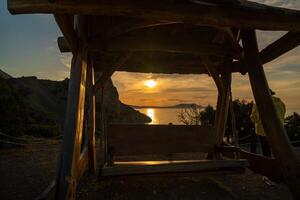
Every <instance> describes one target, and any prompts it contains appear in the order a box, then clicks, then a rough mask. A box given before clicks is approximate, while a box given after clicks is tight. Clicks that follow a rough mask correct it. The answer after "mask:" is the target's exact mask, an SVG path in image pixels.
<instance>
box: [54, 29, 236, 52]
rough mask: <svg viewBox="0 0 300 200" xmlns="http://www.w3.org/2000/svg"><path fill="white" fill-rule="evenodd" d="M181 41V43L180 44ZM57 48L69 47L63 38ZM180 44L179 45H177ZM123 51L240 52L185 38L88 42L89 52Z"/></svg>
mask: <svg viewBox="0 0 300 200" xmlns="http://www.w3.org/2000/svg"><path fill="white" fill-rule="evenodd" d="M180 41H182V42H180ZM57 42H58V46H59V49H60V51H61V52H69V51H70V46H69V45H68V42H67V41H66V40H65V39H64V38H63V37H59V38H58V39H57ZM179 42H180V43H179ZM104 47H105V50H106V51H123V52H139V51H140V52H147V51H148V52H170V53H184V54H193V55H215V56H221V57H224V56H229V57H232V58H240V57H241V52H240V51H239V50H238V49H237V48H235V49H233V48H232V47H226V48H225V47H223V46H222V45H220V44H210V43H206V44H205V43H200V42H197V38H195V40H194V38H189V39H188V38H186V39H185V40H182V39H180V38H178V39H177V40H176V38H174V39H170V38H168V37H160V38H155V40H154V39H153V40H151V39H149V40H147V39H145V37H144V35H140V36H134V37H126V36H125V37H118V38H115V39H113V40H110V41H109V42H108V43H107V44H105V46H104V45H103V42H102V41H101V40H97V39H94V40H91V41H89V42H88V48H89V50H90V51H103V48H104Z"/></svg>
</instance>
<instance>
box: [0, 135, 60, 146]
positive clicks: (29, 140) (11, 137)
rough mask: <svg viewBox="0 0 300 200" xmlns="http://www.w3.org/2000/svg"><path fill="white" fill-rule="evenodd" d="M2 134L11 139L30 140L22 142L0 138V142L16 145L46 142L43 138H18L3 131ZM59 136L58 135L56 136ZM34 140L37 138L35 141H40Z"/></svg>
mask: <svg viewBox="0 0 300 200" xmlns="http://www.w3.org/2000/svg"><path fill="white" fill-rule="evenodd" d="M0 135H2V136H5V137H7V138H9V139H14V140H19V141H24V142H28V143H21V142H11V141H6V140H1V139H0V142H2V143H9V144H15V145H23V146H26V145H35V144H45V142H43V141H42V140H41V139H34V138H33V139H25V138H17V137H13V136H10V135H6V134H4V133H2V132H0ZM56 138H57V137H56ZM32 140H35V141H39V142H33V141H32Z"/></svg>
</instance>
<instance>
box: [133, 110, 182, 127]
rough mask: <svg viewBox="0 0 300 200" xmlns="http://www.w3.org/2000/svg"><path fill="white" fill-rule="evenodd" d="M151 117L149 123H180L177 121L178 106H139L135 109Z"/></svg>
mask: <svg viewBox="0 0 300 200" xmlns="http://www.w3.org/2000/svg"><path fill="white" fill-rule="evenodd" d="M137 110H138V111H140V112H141V113H144V114H145V115H147V116H148V117H150V118H151V119H152V122H151V123H150V124H169V123H172V124H182V123H181V122H179V121H178V117H177V116H178V113H179V111H180V110H181V109H178V108H140V109H137Z"/></svg>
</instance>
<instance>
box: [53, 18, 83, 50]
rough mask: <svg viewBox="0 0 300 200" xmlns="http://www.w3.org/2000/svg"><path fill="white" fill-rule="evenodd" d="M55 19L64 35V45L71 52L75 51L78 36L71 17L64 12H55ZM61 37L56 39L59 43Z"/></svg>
mask: <svg viewBox="0 0 300 200" xmlns="http://www.w3.org/2000/svg"><path fill="white" fill-rule="evenodd" d="M54 17H55V21H56V23H57V24H58V26H59V28H60V30H61V32H62V33H63V34H64V35H65V37H66V40H65V41H64V42H65V43H66V44H65V46H68V47H69V51H71V52H72V53H73V54H75V53H76V51H77V47H78V38H77V34H76V32H75V30H74V24H73V19H71V17H70V16H68V15H65V14H55V15H54ZM61 40H62V39H58V41H57V42H58V43H60V41H61Z"/></svg>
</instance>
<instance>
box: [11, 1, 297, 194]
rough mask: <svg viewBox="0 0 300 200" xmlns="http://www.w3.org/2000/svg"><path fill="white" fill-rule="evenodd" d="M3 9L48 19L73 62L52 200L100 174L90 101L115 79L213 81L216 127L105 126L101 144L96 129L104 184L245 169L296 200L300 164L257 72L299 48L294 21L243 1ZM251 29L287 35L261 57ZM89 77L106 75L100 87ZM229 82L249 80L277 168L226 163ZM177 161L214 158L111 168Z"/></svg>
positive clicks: (252, 159) (19, 4)
mask: <svg viewBox="0 0 300 200" xmlns="http://www.w3.org/2000/svg"><path fill="white" fill-rule="evenodd" d="M8 9H9V10H10V12H11V13H12V14H25V13H51V14H54V17H55V20H56V22H57V24H58V26H59V28H60V30H61V31H62V33H63V35H64V37H60V38H58V45H59V48H60V50H61V52H72V53H73V59H72V67H71V74H70V82H69V91H68V102H67V112H66V120H65V127H64V128H65V129H64V135H63V144H62V150H61V156H60V164H59V168H58V175H57V179H56V184H53V185H56V187H55V189H56V190H55V191H56V196H55V197H56V198H57V199H74V198H75V192H76V185H77V183H78V180H79V179H80V177H81V176H82V174H83V173H84V172H85V171H87V170H89V171H90V172H92V173H96V155H95V152H96V151H95V93H96V92H102V96H103V95H104V94H103V91H104V90H103V88H104V86H105V83H106V82H107V80H109V78H110V77H111V75H112V74H113V73H114V72H115V71H127V72H142V73H150V72H151V73H166V74H173V73H178V74H209V75H210V76H211V77H212V78H213V79H214V81H215V83H216V87H217V89H218V100H217V106H216V110H217V112H216V113H217V115H216V119H215V124H214V126H213V127H201V126H192V127H188V126H185V127H184V126H175V125H172V126H169V125H165V126H145V125H110V126H108V127H107V135H105V134H104V131H103V130H104V126H105V125H104V123H103V120H102V122H101V123H102V125H101V126H102V132H101V143H103V144H102V153H103V154H104V155H109V156H107V157H108V158H109V159H107V158H106V159H105V163H101V167H102V174H103V175H124V174H137V173H156V172H186V171H202V170H207V169H208V170H212V169H214V170H215V169H222V168H232V167H233V168H235V167H238V168H243V167H246V166H247V164H248V162H249V163H250V168H255V167H256V168H257V171H258V172H260V173H267V172H265V171H266V170H265V169H264V168H266V167H268V166H270V165H271V166H273V167H272V169H274V168H275V167H274V166H278V169H279V173H280V175H281V177H283V179H284V181H285V182H286V183H287V184H288V186H289V187H290V189H291V191H292V193H293V195H294V196H295V198H300V194H299V191H300V190H299V188H298V186H299V171H300V169H299V166H300V164H299V163H300V161H299V158H298V157H297V156H296V153H295V151H294V150H293V148H292V145H291V143H290V141H289V139H288V137H287V134H286V132H285V130H284V127H283V125H282V124H281V123H280V120H279V117H278V115H277V113H276V110H275V107H274V104H273V102H272V99H271V96H270V94H269V92H268V91H269V87H268V83H267V80H266V77H265V74H264V70H263V66H262V65H263V64H265V63H267V62H270V61H272V60H274V59H275V58H277V57H279V56H280V55H282V54H284V53H286V52H287V51H289V50H291V49H293V48H295V47H296V46H298V45H299V43H300V34H299V31H300V12H299V11H296V10H290V9H284V8H276V7H271V6H266V5H263V4H258V3H253V2H248V1H246V0H224V1H216V0H199V1H189V0H174V1H167V0H160V1H152V0H141V1H132V0H103V1H94V0H86V1H72V0H51V1H50V0H8ZM257 19H259V20H257ZM256 29H261V30H284V31H289V32H288V33H287V34H286V35H284V36H283V37H282V38H280V39H278V40H277V41H275V42H274V43H272V44H270V45H269V46H267V47H266V48H265V49H263V50H262V51H261V52H259V51H258V47H257V40H256V35H255V30H256ZM240 40H241V41H242V46H241V45H240ZM94 71H98V72H101V73H102V76H101V77H100V78H99V80H97V81H96V82H94ZM235 72H239V73H242V74H246V73H248V75H249V78H250V83H251V87H252V90H253V94H254V98H255V101H256V104H257V107H258V110H259V114H260V116H262V123H263V126H264V129H265V130H266V133H267V137H268V140H269V143H270V144H271V146H272V149H273V153H274V156H275V159H264V158H261V157H257V156H255V155H251V154H247V153H245V152H241V151H240V152H239V154H240V155H241V157H244V158H246V160H244V159H241V158H238V159H234V160H233V159H231V160H230V159H229V160H225V159H222V156H223V155H225V153H226V152H227V151H229V152H230V151H231V152H236V151H238V150H237V148H234V147H225V146H223V145H222V141H223V136H224V131H225V126H226V121H227V115H228V110H229V104H230V87H231V75H232V73H235ZM85 97H87V98H85ZM85 105H87V106H85ZM102 110H103V107H102ZM84 121H86V122H87V123H84ZM84 124H85V125H84ZM125 135H126V136H128V137H126V138H124V136H125ZM83 138H85V139H83ZM105 138H107V140H106V139H105ZM132 143H134V145H132ZM106 150H107V152H108V150H109V152H108V153H109V154H106V153H105V152H106ZM183 152H205V153H212V154H214V156H213V157H214V159H212V160H206V161H197V162H185V163H171V164H170V163H168V164H162V165H146V166H145V165H142V166H141V165H137V164H130V165H125V166H124V165H122V166H120V165H118V164H117V161H118V160H117V159H118V156H119V157H120V156H124V155H126V156H132V155H134V156H136V155H139V156H140V157H144V156H146V155H149V154H159V155H165V154H167V155H173V154H177V153H183ZM115 161H116V162H115ZM268 171H272V170H268ZM271 175H272V174H271Z"/></svg>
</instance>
